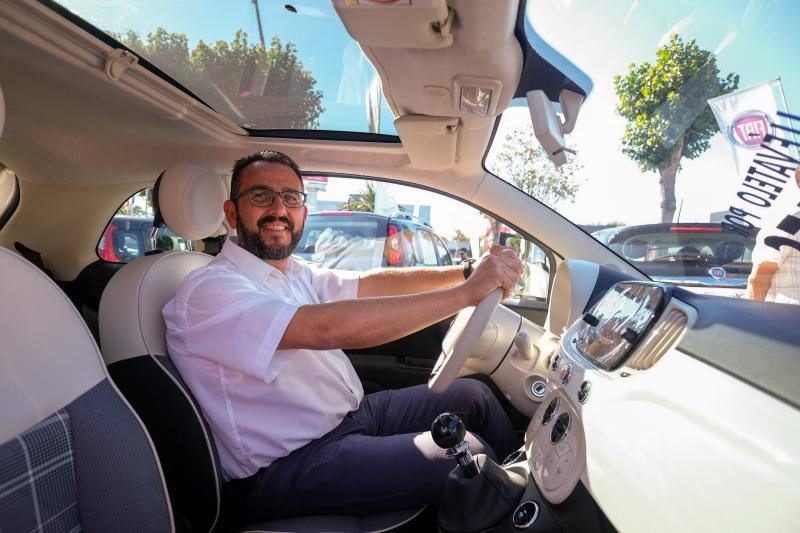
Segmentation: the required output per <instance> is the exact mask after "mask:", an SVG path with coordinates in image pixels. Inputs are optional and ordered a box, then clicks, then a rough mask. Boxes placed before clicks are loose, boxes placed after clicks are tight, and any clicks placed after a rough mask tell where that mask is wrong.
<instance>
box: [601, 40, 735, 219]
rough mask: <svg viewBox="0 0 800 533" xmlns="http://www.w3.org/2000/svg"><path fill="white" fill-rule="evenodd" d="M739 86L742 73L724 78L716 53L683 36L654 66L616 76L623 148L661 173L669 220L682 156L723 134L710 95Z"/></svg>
mask: <svg viewBox="0 0 800 533" xmlns="http://www.w3.org/2000/svg"><path fill="white" fill-rule="evenodd" d="M738 87H739V75H738V74H733V73H730V74H728V75H726V76H725V77H720V75H719V68H718V67H717V61H716V58H715V56H714V54H713V53H712V52H709V51H708V50H702V49H700V47H698V46H697V43H696V42H695V40H694V39H692V40H690V41H684V40H683V39H681V38H680V37H679V36H678V35H677V34H674V35H672V37H671V38H670V40H669V42H667V43H666V44H665V45H663V46H662V47H660V48H659V49H658V50H657V51H656V62H655V63H654V64H651V63H649V62H647V61H644V62H642V63H641V64H639V65H635V64H631V65H630V66H629V68H628V71H627V72H626V73H625V74H624V75H617V76H615V77H614V88H615V91H616V93H617V97H618V98H619V103H618V105H617V113H619V114H620V115H621V116H622V117H623V118H624V119H625V120H627V125H626V126H625V135H624V136H623V138H622V152H623V153H624V154H625V155H627V156H628V157H630V158H631V159H632V160H633V161H635V162H636V163H637V164H638V165H639V168H640V169H641V170H642V171H644V172H649V171H658V172H659V173H660V174H661V185H662V204H661V207H662V221H663V222H671V221H672V216H673V215H674V212H675V191H674V189H675V176H676V174H677V172H678V169H679V168H680V160H681V159H682V158H683V157H687V158H689V159H694V158H696V157H697V156H699V155H700V154H702V153H703V152H705V151H706V150H707V149H708V147H709V142H710V139H711V137H712V136H713V135H714V134H715V133H716V132H717V123H716V121H715V120H714V116H713V114H712V112H711V109H710V107H709V106H708V99H709V98H713V97H715V96H719V95H721V94H725V93H728V92H731V91H734V90H736V89H737V88H738Z"/></svg>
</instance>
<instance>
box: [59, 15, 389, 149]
mask: <svg viewBox="0 0 800 533" xmlns="http://www.w3.org/2000/svg"><path fill="white" fill-rule="evenodd" d="M59 3H60V4H61V5H63V6H64V7H65V8H66V9H68V10H69V11H71V12H72V13H74V14H75V15H77V16H79V17H81V18H83V19H84V20H86V21H88V22H89V23H91V24H92V25H94V26H95V27H96V28H98V29H100V30H102V31H104V32H106V33H108V34H110V35H111V36H113V37H114V38H115V39H117V40H118V41H120V42H121V43H123V44H124V45H126V46H128V47H129V48H130V49H131V50H133V51H134V52H136V53H137V54H139V55H140V56H141V57H142V58H144V59H146V60H147V61H148V62H150V63H152V64H153V65H155V66H156V67H158V68H159V69H160V70H161V71H163V72H164V73H165V74H167V75H168V76H170V77H172V78H173V79H174V80H175V81H177V82H178V83H180V84H181V85H183V86H184V87H186V88H187V89H188V90H189V91H191V92H192V93H194V95H195V96H196V97H198V98H200V99H202V100H203V101H204V102H205V103H206V104H208V105H209V106H211V107H212V108H213V109H214V110H216V111H217V112H218V113H220V114H222V115H224V116H226V117H228V118H229V119H231V120H232V121H233V122H235V123H237V124H239V125H241V126H242V127H244V128H247V129H249V130H284V129H289V130H333V131H342V132H356V133H382V134H389V135H397V132H396V131H395V129H394V125H393V116H392V113H391V111H390V110H389V107H388V105H387V104H386V101H385V99H384V98H383V94H382V92H381V88H380V79H379V78H378V75H377V73H376V72H375V69H374V68H373V67H372V65H371V64H370V62H369V61H368V60H367V58H366V57H365V56H364V54H363V53H362V52H361V49H360V48H359V46H358V44H357V43H356V42H355V41H354V40H353V39H351V38H350V36H349V35H348V34H347V32H346V31H345V29H344V27H343V26H342V24H341V22H340V21H339V18H338V17H337V15H336V13H335V11H334V9H333V6H332V3H331V2H320V1H318V0H301V1H294V2H291V3H285V2H283V1H281V2H277V1H273V0H227V1H225V2H220V1H218V0H191V1H190V0H179V1H171V2H162V1H161V0H103V1H97V0H60V2H59Z"/></svg>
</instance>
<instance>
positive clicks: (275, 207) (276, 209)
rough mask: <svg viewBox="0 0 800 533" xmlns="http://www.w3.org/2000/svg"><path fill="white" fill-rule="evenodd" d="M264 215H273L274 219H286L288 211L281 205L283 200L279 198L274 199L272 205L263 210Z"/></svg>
mask: <svg viewBox="0 0 800 533" xmlns="http://www.w3.org/2000/svg"><path fill="white" fill-rule="evenodd" d="M264 214H266V215H273V216H276V217H287V218H288V216H289V210H288V209H287V207H286V206H285V205H283V200H282V199H281V197H280V196H276V197H275V201H274V202H272V205H271V206H269V207H266V208H264Z"/></svg>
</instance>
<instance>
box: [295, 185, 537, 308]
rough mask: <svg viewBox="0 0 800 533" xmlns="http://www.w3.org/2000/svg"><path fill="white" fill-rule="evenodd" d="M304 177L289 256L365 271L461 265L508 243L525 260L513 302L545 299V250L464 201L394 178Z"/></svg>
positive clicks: (523, 303)
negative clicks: (301, 221)
mask: <svg viewBox="0 0 800 533" xmlns="http://www.w3.org/2000/svg"><path fill="white" fill-rule="evenodd" d="M303 181H304V184H305V190H306V192H307V193H308V218H307V219H306V224H305V228H304V230H303V235H302V236H301V238H300V243H299V245H298V247H297V248H296V249H295V253H294V255H295V257H298V258H300V259H303V260H305V261H308V262H311V263H316V264H318V265H320V266H324V267H327V268H337V269H343V270H353V271H359V272H365V271H367V270H371V269H374V268H383V267H417V266H434V265H452V264H460V263H461V262H462V261H463V260H464V259H469V258H473V257H474V258H478V257H480V256H481V254H482V253H483V252H485V251H487V250H488V249H489V248H490V247H491V245H492V243H495V242H497V243H500V244H504V245H507V246H512V247H514V248H515V249H516V250H517V252H518V253H519V254H520V257H521V258H522V259H523V261H524V263H525V273H524V275H523V278H522V280H521V281H520V284H519V287H518V289H517V290H516V291H515V292H514V295H513V297H514V299H515V300H517V301H518V303H519V304H520V305H525V302H529V301H535V302H543V301H546V300H547V294H548V288H549V285H550V274H551V272H552V270H551V265H550V263H549V260H548V253H546V252H545V251H544V250H542V249H541V248H539V247H538V246H537V245H536V244H535V243H533V242H531V241H530V240H526V239H525V238H523V237H521V236H520V235H518V234H517V233H515V232H514V231H513V230H512V229H510V228H508V227H506V226H505V224H503V223H501V222H497V221H495V220H494V219H491V218H489V217H488V216H486V215H484V214H483V213H481V212H480V211H478V210H477V209H475V208H473V207H471V206H468V205H466V204H464V203H462V202H460V201H458V200H454V199H452V198H448V197H446V196H444V195H441V194H437V193H434V192H430V191H424V190H420V189H417V188H414V187H410V186H404V185H398V184H394V183H384V182H380V181H371V180H365V179H357V178H339V177H331V176H305V177H304V178H303ZM514 303H517V302H514ZM538 305H539V304H538V303H537V306H538Z"/></svg>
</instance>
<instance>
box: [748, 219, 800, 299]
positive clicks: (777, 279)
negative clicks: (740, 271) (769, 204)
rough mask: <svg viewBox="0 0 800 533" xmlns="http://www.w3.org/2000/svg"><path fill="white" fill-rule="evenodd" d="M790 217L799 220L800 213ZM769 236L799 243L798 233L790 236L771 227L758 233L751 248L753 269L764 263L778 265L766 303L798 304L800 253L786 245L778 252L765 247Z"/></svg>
mask: <svg viewBox="0 0 800 533" xmlns="http://www.w3.org/2000/svg"><path fill="white" fill-rule="evenodd" d="M792 216H794V217H795V218H800V211H797V212H795V213H793V214H792ZM781 220H782V219H781ZM778 222H780V220H779V221H778ZM770 236H774V237H783V238H787V239H790V240H793V241H797V242H800V231H798V232H796V233H794V234H791V233H788V232H786V231H783V230H780V229H778V228H776V227H772V228H764V229H762V230H761V231H760V232H759V233H758V238H757V240H756V245H755V248H753V265H754V267H755V265H757V264H759V263H762V262H764V261H769V262H772V263H777V264H778V271H777V272H775V276H774V277H773V278H772V285H771V286H770V288H769V291H768V292H767V296H766V301H768V302H778V303H793V304H800V251H798V250H797V249H796V248H794V247H792V246H787V245H783V246H780V249H779V250H776V249H775V248H772V247H771V246H767V245H766V244H765V243H764V239H765V238H767V237H770Z"/></svg>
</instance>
